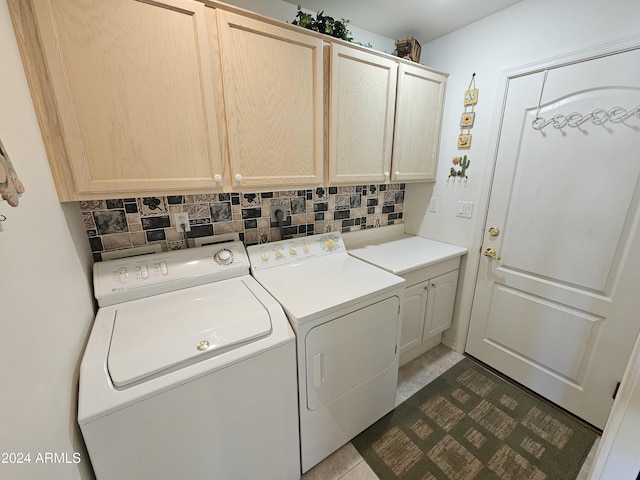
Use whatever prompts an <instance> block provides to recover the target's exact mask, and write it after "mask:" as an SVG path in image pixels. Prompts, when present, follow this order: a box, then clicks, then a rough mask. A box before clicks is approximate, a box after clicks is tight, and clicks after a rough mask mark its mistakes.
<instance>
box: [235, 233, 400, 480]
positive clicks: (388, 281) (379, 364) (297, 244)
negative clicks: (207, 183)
mask: <svg viewBox="0 0 640 480" xmlns="http://www.w3.org/2000/svg"><path fill="white" fill-rule="evenodd" d="M247 251H248V253H249V258H250V259H251V273H252V274H253V276H254V278H255V279H256V280H258V281H259V282H260V283H261V284H262V285H263V286H264V287H265V288H266V289H267V290H268V291H269V292H270V293H271V294H272V295H273V296H274V297H275V298H276V299H277V300H278V302H280V304H281V305H282V307H283V308H284V310H285V313H286V314H287V317H288V318H289V321H290V322H291V325H292V326H293V329H294V331H295V333H296V344H297V354H298V391H299V402H300V403H299V407H300V444H301V458H302V471H303V472H306V471H307V470H309V469H310V468H311V467H313V466H314V465H316V464H317V463H318V462H320V461H321V460H322V459H324V458H325V457H327V456H328V455H330V454H331V453H332V452H333V451H335V450H337V449H338V448H339V447H340V446H342V445H344V444H345V443H346V442H348V441H349V440H351V439H352V438H353V437H354V436H356V435H357V434H359V433H360V432H361V431H363V430H364V429H365V428H367V427H368V426H370V425H371V424H373V423H374V422H375V421H377V420H378V419H380V418H381V417H382V416H384V415H385V414H387V413H388V412H390V411H391V410H392V409H393V408H394V406H395V396H396V384H397V379H398V356H399V352H398V345H399V341H400V329H401V318H402V304H403V299H404V280H403V279H402V278H400V277H397V276H395V275H393V274H391V273H388V272H385V271H384V270H382V269H379V268H377V267H374V266H372V265H369V264H367V263H365V262H363V261H361V260H358V259H356V258H353V257H351V256H350V255H348V254H347V252H346V250H345V247H344V244H343V242H342V237H341V236H340V234H339V233H330V234H326V235H312V236H308V237H304V238H296V239H293V240H283V241H279V242H273V243H267V244H263V245H255V246H250V247H248V248H247Z"/></svg>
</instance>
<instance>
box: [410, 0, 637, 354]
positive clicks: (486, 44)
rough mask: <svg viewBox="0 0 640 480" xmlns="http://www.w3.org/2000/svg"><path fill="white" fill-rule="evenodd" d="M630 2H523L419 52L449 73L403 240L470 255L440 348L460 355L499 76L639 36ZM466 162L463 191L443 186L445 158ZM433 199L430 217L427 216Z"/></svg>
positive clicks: (489, 163) (412, 189)
mask: <svg viewBox="0 0 640 480" xmlns="http://www.w3.org/2000/svg"><path fill="white" fill-rule="evenodd" d="M639 16H640V2H638V1H637V0H611V1H608V0H587V1H585V0H563V1H561V2H559V1H557V0H524V1H522V2H521V3H518V4H516V5H514V6H512V7H510V8H507V9H505V10H502V11H500V12H498V13H497V14H494V15H492V16H490V17H487V18H485V19H483V20H480V21H478V22H476V23H474V24H472V25H469V26H467V27H465V28H462V29H460V30H457V31H455V32H453V33H451V34H449V35H447V36H445V37H442V38H440V39H437V40H435V41H433V42H431V43H429V44H426V45H423V47H422V57H421V61H422V62H423V63H425V64H428V65H429V66H431V67H434V68H436V69H439V70H442V71H445V72H448V73H449V74H450V76H449V80H448V83H447V93H446V103H445V115H444V119H443V131H442V141H441V145H440V158H439V164H438V178H437V182H436V183H435V185H409V186H408V188H407V194H406V197H405V223H406V229H407V231H408V232H410V233H417V234H419V235H422V236H424V237H427V238H433V239H436V240H440V241H443V242H449V243H453V244H457V245H462V246H465V247H467V248H468V249H469V254H468V256H467V262H466V265H465V268H464V273H463V278H462V289H461V290H460V291H459V294H458V302H457V305H456V314H455V319H454V326H453V327H452V328H451V329H450V330H448V331H447V332H445V335H444V340H443V341H444V342H445V343H446V344H447V345H449V346H452V347H454V348H456V349H457V350H458V351H462V350H463V349H464V342H465V339H466V331H467V326H468V320H469V316H470V312H471V300H472V296H473V287H474V283H475V274H476V269H477V264H478V261H479V258H480V252H479V250H480V247H481V245H482V228H483V227H484V215H485V213H486V204H487V199H488V190H489V184H490V181H491V173H492V168H493V160H494V154H495V144H496V143H495V142H496V135H497V134H496V131H497V122H498V120H499V115H500V109H501V107H502V103H501V98H502V95H503V92H502V91H499V90H501V88H500V87H501V80H502V78H503V77H504V75H503V73H502V72H503V71H505V70H508V69H513V68H516V67H520V66H524V65H527V64H531V63H534V62H540V61H543V60H548V59H550V58H552V57H556V56H559V55H564V54H567V53H571V52H574V51H578V50H582V49H585V48H588V47H591V46H595V45H600V44H603V43H608V42H611V41H614V40H618V39H621V38H624V37H628V36H631V35H634V34H637V33H638V32H639V30H638V23H637V19H638V18H639ZM474 72H475V73H476V87H477V88H479V90H480V92H479V97H478V98H479V101H478V104H477V105H476V107H475V112H476V117H475V124H474V127H473V128H472V129H471V133H472V135H473V140H472V143H471V149H470V150H468V151H465V150H458V149H457V143H456V142H457V138H458V134H459V133H460V127H459V122H460V116H461V114H462V112H463V111H464V106H463V103H462V99H463V94H464V91H465V90H467V88H468V86H469V81H470V79H471V75H472V74H473V73H474ZM461 154H466V155H467V156H468V158H470V159H471V165H470V168H469V170H468V172H467V174H468V176H469V180H468V183H467V184H466V186H458V184H456V185H455V186H452V185H450V184H447V182H446V180H447V175H448V172H449V169H450V167H451V166H452V163H451V160H452V157H454V156H458V155H461ZM432 196H433V197H437V198H438V200H439V208H438V211H437V213H431V212H428V211H427V206H428V203H429V200H430V198H431V197H432ZM459 200H465V201H471V202H474V203H475V205H474V210H473V218H472V219H463V218H458V217H456V208H457V202H458V201H459Z"/></svg>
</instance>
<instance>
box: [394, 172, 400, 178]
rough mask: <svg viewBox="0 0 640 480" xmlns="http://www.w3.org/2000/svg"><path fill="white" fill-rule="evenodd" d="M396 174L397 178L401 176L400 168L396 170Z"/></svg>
mask: <svg viewBox="0 0 640 480" xmlns="http://www.w3.org/2000/svg"><path fill="white" fill-rule="evenodd" d="M395 175H396V178H398V177H399V176H400V170H396V173H395Z"/></svg>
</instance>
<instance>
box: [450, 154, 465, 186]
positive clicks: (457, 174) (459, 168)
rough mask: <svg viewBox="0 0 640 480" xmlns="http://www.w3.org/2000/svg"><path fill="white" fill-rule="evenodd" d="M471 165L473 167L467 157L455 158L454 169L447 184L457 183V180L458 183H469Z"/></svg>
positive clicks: (452, 168)
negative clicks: (468, 172)
mask: <svg viewBox="0 0 640 480" xmlns="http://www.w3.org/2000/svg"><path fill="white" fill-rule="evenodd" d="M469 165H471V160H469V159H468V158H467V156H466V155H465V156H464V157H453V167H451V169H450V170H449V177H448V178H447V183H449V182H450V181H453V182H455V181H456V178H457V179H458V182H462V181H464V183H467V179H468V177H467V170H468V168H469Z"/></svg>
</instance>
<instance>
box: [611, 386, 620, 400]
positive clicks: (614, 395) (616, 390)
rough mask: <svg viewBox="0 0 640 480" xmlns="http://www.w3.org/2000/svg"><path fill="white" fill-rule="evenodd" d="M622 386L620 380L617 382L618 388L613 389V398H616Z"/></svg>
mask: <svg viewBox="0 0 640 480" xmlns="http://www.w3.org/2000/svg"><path fill="white" fill-rule="evenodd" d="M619 388H620V382H618V383H616V388H615V390H614V391H613V399H614V400H615V399H616V396H617V395H618V389H619Z"/></svg>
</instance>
